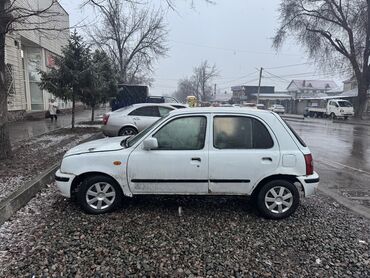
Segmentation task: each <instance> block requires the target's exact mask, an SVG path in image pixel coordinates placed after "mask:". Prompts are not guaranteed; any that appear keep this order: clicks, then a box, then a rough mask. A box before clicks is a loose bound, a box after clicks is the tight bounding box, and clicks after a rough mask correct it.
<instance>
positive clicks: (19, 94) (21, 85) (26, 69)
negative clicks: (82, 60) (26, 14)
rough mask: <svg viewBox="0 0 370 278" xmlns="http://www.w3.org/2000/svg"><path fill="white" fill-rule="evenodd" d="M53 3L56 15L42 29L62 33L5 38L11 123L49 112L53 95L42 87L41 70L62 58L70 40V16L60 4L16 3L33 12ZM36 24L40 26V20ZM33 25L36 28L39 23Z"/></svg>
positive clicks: (42, 0)
mask: <svg viewBox="0 0 370 278" xmlns="http://www.w3.org/2000/svg"><path fill="white" fill-rule="evenodd" d="M52 2H54V4H53V6H52V7H51V11H52V12H53V13H55V14H56V15H54V16H53V18H52V20H51V21H50V22H48V23H45V24H44V25H43V27H44V28H46V29H48V28H50V29H58V30H59V31H54V30H47V31H45V30H44V31H36V30H35V31H17V32H12V33H9V34H7V36H6V41H5V63H6V70H7V73H6V79H7V87H8V93H9V98H8V110H9V111H10V113H9V114H10V120H12V119H17V118H22V117H23V116H24V115H25V113H29V112H34V111H44V110H46V109H47V107H48V103H49V100H50V98H51V95H50V94H49V93H48V92H47V91H44V90H41V89H40V87H39V84H40V74H39V70H42V71H46V70H47V69H48V68H51V67H53V66H54V57H56V56H60V55H61V54H62V53H61V48H62V46H65V45H66V44H67V42H68V38H69V29H68V28H69V15H68V13H67V12H66V11H65V10H64V9H63V7H62V6H61V5H60V4H59V2H58V1H53V0H35V1H26V2H25V1H15V5H19V6H22V5H28V6H25V7H24V8H26V9H34V10H41V9H43V8H47V7H48V6H50V4H51V3H52ZM29 5H34V7H35V8H33V7H30V6H29ZM30 20H32V18H31V19H30ZM33 20H34V21H33V22H37V20H38V19H36V18H35V19H33ZM44 20H45V19H44ZM34 24H35V25H36V26H37V23H34ZM25 28H27V27H26V26H25ZM61 30H63V31H61ZM58 104H59V107H60V108H62V109H63V108H68V107H69V105H70V104H68V103H65V102H61V101H59V103H58Z"/></svg>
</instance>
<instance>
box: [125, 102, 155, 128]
mask: <svg viewBox="0 0 370 278" xmlns="http://www.w3.org/2000/svg"><path fill="white" fill-rule="evenodd" d="M128 116H129V117H131V119H132V121H133V122H134V124H135V126H136V127H137V129H138V131H141V130H143V129H144V128H146V127H147V126H149V125H151V124H152V123H154V122H155V121H156V120H158V119H159V118H160V114H159V111H158V106H154V105H153V106H143V107H139V108H137V109H135V110H133V111H131V112H130V113H129V114H128Z"/></svg>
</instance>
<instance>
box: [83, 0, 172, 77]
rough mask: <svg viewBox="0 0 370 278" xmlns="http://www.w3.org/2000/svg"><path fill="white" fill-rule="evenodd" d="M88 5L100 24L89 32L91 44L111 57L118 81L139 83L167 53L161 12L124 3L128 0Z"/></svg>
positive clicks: (164, 25) (93, 0)
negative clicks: (98, 16) (99, 20)
mask: <svg viewBox="0 0 370 278" xmlns="http://www.w3.org/2000/svg"><path fill="white" fill-rule="evenodd" d="M89 2H90V3H91V4H92V5H94V7H96V9H97V11H98V12H99V14H100V15H101V16H102V22H101V24H100V25H99V26H96V27H95V28H93V29H92V30H90V32H89V33H90V38H91V40H92V42H93V43H94V44H96V45H97V46H98V47H100V48H102V49H103V50H105V51H106V52H107V53H108V54H109V55H110V56H111V58H112V60H113V61H114V64H115V66H116V68H117V71H118V73H119V76H120V82H122V83H128V82H133V81H134V80H137V79H139V80H142V79H143V77H145V76H147V75H148V73H150V72H151V71H152V69H153V64H154V62H155V61H156V60H157V59H158V58H159V57H162V56H164V55H166V52H167V50H168V49H167V47H166V45H165V42H166V40H167V33H168V32H167V29H166V23H165V20H164V15H163V13H161V12H159V11H154V12H153V11H150V10H149V9H144V8H143V7H141V6H140V5H137V4H135V3H127V2H129V1H121V0H105V1H96V0H90V1H89Z"/></svg>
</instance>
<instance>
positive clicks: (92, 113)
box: [91, 105, 95, 123]
mask: <svg viewBox="0 0 370 278" xmlns="http://www.w3.org/2000/svg"><path fill="white" fill-rule="evenodd" d="M94 120H95V105H91V123H93V122H94Z"/></svg>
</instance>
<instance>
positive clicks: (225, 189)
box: [209, 115, 280, 194]
mask: <svg viewBox="0 0 370 278" xmlns="http://www.w3.org/2000/svg"><path fill="white" fill-rule="evenodd" d="M212 130H213V132H211V133H212V134H213V140H211V141H213V142H211V143H210V149H209V175H210V184H209V192H210V193H211V194H212V193H215V194H218V193H225V194H228V193H229V194H250V193H251V190H252V188H253V185H255V184H256V182H257V181H259V180H260V179H261V178H263V177H265V176H267V175H270V174H271V173H273V172H274V170H275V169H276V168H277V167H278V165H279V159H280V150H279V146H278V144H277V142H276V139H275V137H274V136H273V133H272V132H271V131H269V128H268V127H267V126H266V125H265V124H264V123H263V122H262V121H261V120H260V119H257V118H253V117H247V116H223V115H219V116H217V115H216V116H214V118H213V123H212Z"/></svg>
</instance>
